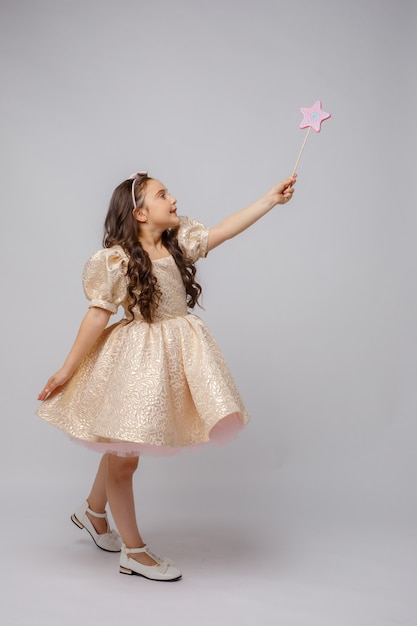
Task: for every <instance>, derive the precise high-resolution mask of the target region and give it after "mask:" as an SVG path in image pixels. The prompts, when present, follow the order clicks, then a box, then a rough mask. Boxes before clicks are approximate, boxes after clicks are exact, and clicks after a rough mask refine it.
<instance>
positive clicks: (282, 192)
mask: <svg viewBox="0 0 417 626" xmlns="http://www.w3.org/2000/svg"><path fill="white" fill-rule="evenodd" d="M296 182H297V174H293V175H292V176H289V177H288V178H286V179H285V180H283V181H282V182H281V183H278V185H274V186H273V187H272V188H271V189H270V191H269V193H270V194H271V196H272V197H273V200H274V204H285V203H286V202H288V201H289V200H291V198H292V195H293V193H294V185H295V183H296Z"/></svg>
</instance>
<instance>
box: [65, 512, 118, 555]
mask: <svg viewBox="0 0 417 626" xmlns="http://www.w3.org/2000/svg"><path fill="white" fill-rule="evenodd" d="M87 513H89V514H90V515H92V516H93V517H99V518H100V519H105V520H106V524H107V532H106V533H101V534H99V533H98V532H97V531H96V529H95V528H94V526H93V524H92V523H91V522H90V520H89V519H88V516H87ZM71 520H72V521H73V522H74V524H75V525H76V526H78V528H85V529H86V531H87V532H88V533H90V535H91V538H92V540H93V541H94V543H95V544H96V546H97V547H98V548H101V550H105V551H106V552H120V550H121V547H122V540H121V539H120V537H119V535H118V534H117V532H116V531H115V530H110V526H109V521H108V519H107V514H106V513H96V512H95V511H92V510H91V509H90V507H89V506H88V502H87V500H86V501H85V502H83V504H81V505H80V506H79V507H78V509H77V510H76V511H75V512H74V513H73V514H72V515H71Z"/></svg>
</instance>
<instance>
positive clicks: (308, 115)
mask: <svg viewBox="0 0 417 626" xmlns="http://www.w3.org/2000/svg"><path fill="white" fill-rule="evenodd" d="M300 111H301V113H302V114H303V119H302V120H301V123H300V128H308V131H307V133H306V136H305V137H304V141H303V145H302V146H301V149H300V152H299V153H298V157H297V160H296V162H295V165H294V169H293V171H292V176H294V174H295V172H296V171H297V167H298V164H299V162H300V159H301V155H302V154H303V150H304V146H305V145H306V142H307V139H308V137H309V135H310V132H311V129H313V130H314V131H316V133H319V132H320V130H321V123H322V122H324V120H327V119H329V117H331V114H330V113H326V111H322V108H321V102H320V100H317V102H315V103H314V104H313V106H312V107H310V108H307V107H300Z"/></svg>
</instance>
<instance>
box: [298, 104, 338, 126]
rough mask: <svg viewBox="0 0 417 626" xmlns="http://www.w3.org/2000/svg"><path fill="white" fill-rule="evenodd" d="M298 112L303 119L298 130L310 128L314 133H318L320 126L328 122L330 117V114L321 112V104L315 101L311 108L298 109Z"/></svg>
mask: <svg viewBox="0 0 417 626" xmlns="http://www.w3.org/2000/svg"><path fill="white" fill-rule="evenodd" d="M300 111H301V113H302V114H303V119H302V121H301V123H300V128H308V127H310V128H312V129H313V130H314V131H316V133H319V132H320V128H321V124H322V122H324V120H328V119H329V117H331V114H330V113H326V111H322V108H321V102H320V100H317V101H316V102H315V103H314V104H313V106H312V107H309V108H308V107H300Z"/></svg>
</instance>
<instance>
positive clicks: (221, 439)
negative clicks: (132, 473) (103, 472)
mask: <svg viewBox="0 0 417 626" xmlns="http://www.w3.org/2000/svg"><path fill="white" fill-rule="evenodd" d="M243 426H244V422H243V418H242V414H241V413H230V415H227V416H226V417H224V418H223V419H222V420H220V421H219V422H218V423H217V424H216V425H215V426H214V428H212V429H211V431H210V434H209V440H208V441H207V442H205V443H198V444H193V445H189V446H185V447H178V448H176V447H172V446H152V445H148V444H144V443H134V442H130V441H105V442H104V441H84V440H82V439H77V438H76V437H70V439H71V441H73V442H75V443H77V444H80V445H82V446H85V447H86V448H88V449H89V450H93V451H94V452H99V453H100V454H105V453H110V454H116V455H117V456H139V455H141V454H145V455H146V454H147V455H152V456H173V455H174V454H179V453H180V452H181V451H182V450H185V449H187V450H194V449H196V448H201V447H203V446H206V445H209V444H213V443H214V444H218V445H223V444H226V443H228V442H229V441H231V440H232V439H234V438H235V437H236V436H237V434H238V433H239V431H240V430H242V428H243Z"/></svg>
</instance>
